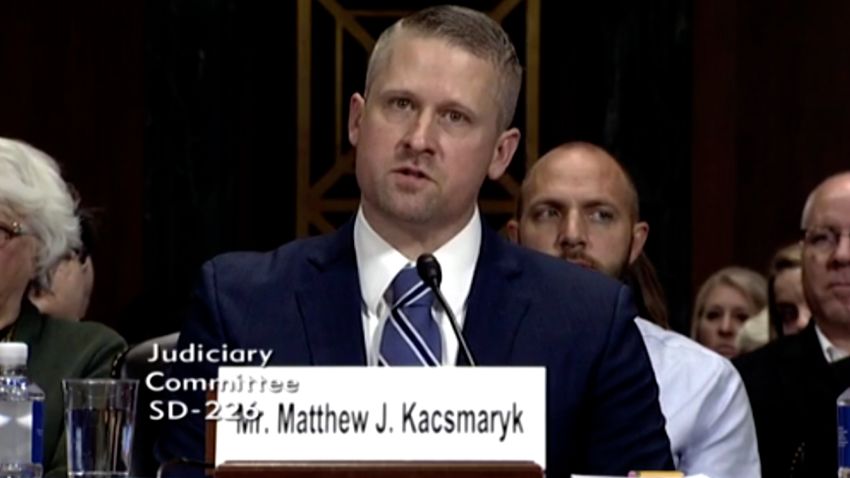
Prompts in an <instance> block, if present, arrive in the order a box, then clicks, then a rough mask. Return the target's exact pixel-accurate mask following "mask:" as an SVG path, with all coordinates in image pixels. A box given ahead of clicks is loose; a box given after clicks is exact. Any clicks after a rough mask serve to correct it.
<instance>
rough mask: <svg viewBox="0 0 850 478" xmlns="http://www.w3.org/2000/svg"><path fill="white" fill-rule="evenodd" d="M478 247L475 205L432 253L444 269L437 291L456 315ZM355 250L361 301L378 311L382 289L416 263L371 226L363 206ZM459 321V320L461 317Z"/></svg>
mask: <svg viewBox="0 0 850 478" xmlns="http://www.w3.org/2000/svg"><path fill="white" fill-rule="evenodd" d="M480 249H481V220H480V217H479V213H478V208H477V207H476V208H475V211H474V213H473V214H472V217H471V218H470V219H469V222H468V223H467V224H466V226H464V227H463V229H461V231H460V232H458V233H457V234H456V235H455V236H454V237H453V238H451V239H450V240H449V241H448V242H446V243H445V244H443V245H442V246H441V247H440V248H439V249H437V250H436V251H434V253H433V254H434V257H436V258H437V260H438V261H439V262H440V266H441V268H442V271H443V281H442V284H441V285H440V291H441V292H442V293H443V296H445V298H446V302H448V303H449V307H451V308H452V311H453V312H454V313H455V315H460V314H459V313H460V312H462V311H463V309H464V307H465V306H466V299H467V296H468V295H469V290H470V288H471V287H472V277H473V275H474V274H475V264H476V263H477V262H478V254H479V252H480ZM354 252H355V254H356V255H357V273H358V276H359V279H360V291H361V294H362V299H363V303H364V304H365V306H366V308H367V309H368V310H369V311H370V312H371V313H375V314H377V312H378V307H379V305H380V303H381V301H382V300H383V297H384V292H386V290H387V288H388V287H389V286H390V283H391V282H392V280H393V279H394V278H395V276H396V274H398V272H399V271H400V270H401V269H402V268H404V266H406V265H408V264H413V265H414V266H415V263H414V262H412V261H410V260H408V259H407V258H406V257H404V255H402V254H401V253H400V252H399V251H397V250H395V249H394V248H393V247H392V246H391V245H390V244H389V243H387V241H385V240H384V239H383V238H382V237H381V236H380V235H379V234H378V233H377V232H376V231H375V230H374V229H372V226H371V225H369V222H368V221H367V220H366V217H365V216H364V215H363V209H362V208H361V209H359V210H358V211H357V218H356V219H355V221H354ZM377 315H379V314H377ZM458 321H459V322H460V321H461V318H460V316H459V317H458ZM458 325H463V324H458Z"/></svg>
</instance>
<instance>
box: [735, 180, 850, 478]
mask: <svg viewBox="0 0 850 478" xmlns="http://www.w3.org/2000/svg"><path fill="white" fill-rule="evenodd" d="M801 226H802V229H803V239H802V246H803V255H802V266H803V291H804V293H805V296H806V302H807V303H808V305H809V308H810V309H811V312H812V319H813V320H811V321H810V322H809V325H808V326H807V327H806V329H804V330H803V331H802V332H800V333H799V334H797V335H793V336H789V337H785V338H783V339H781V340H778V341H776V342H774V343H772V344H769V345H767V346H765V347H764V348H762V349H760V350H758V351H755V352H753V353H751V354H748V355H745V356H742V357H741V358H739V359H738V360H736V361H735V364H736V365H737V366H738V369H739V371H740V372H741V376H742V377H743V379H744V383H745V385H746V387H747V392H748V394H749V396H750V403H751V405H752V408H753V415H754V418H755V422H756V432H757V434H758V442H759V451H760V455H761V461H762V471H763V473H764V476H797V477H803V476H835V472H836V468H837V462H838V460H837V456H836V455H837V446H838V444H837V433H836V421H835V420H836V419H835V406H836V400H837V399H838V395H840V394H841V392H842V391H844V389H846V388H847V387H850V358H848V357H850V171H846V172H842V173H839V174H836V175H834V176H831V177H829V178H827V179H826V180H825V181H824V182H822V183H821V184H820V185H819V186H818V187H816V188H815V189H814V191H812V193H811V194H810V195H809V198H808V199H807V200H806V205H805V207H804V208H803V217H802V223H801Z"/></svg>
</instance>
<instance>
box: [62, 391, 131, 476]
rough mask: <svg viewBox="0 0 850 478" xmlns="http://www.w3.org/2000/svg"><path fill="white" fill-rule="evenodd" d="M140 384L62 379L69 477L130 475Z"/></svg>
mask: <svg viewBox="0 0 850 478" xmlns="http://www.w3.org/2000/svg"><path fill="white" fill-rule="evenodd" d="M138 385H139V381H138V380H112V379H74V380H62V390H63V392H64V395H65V430H66V433H67V446H68V476H70V477H75V478H76V477H79V478H122V477H127V476H128V475H129V473H130V455H131V452H132V449H133V428H134V427H133V425H134V422H135V418H136V392H137V389H138Z"/></svg>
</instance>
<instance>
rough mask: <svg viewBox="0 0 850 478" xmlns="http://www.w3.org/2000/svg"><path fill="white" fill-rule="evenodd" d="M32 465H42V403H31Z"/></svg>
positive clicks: (40, 401) (34, 401) (38, 401)
mask: <svg viewBox="0 0 850 478" xmlns="http://www.w3.org/2000/svg"><path fill="white" fill-rule="evenodd" d="M32 463H34V464H38V465H44V401H42V400H33V402H32Z"/></svg>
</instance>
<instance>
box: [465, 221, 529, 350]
mask: <svg viewBox="0 0 850 478" xmlns="http://www.w3.org/2000/svg"><path fill="white" fill-rule="evenodd" d="M483 229H484V231H483V234H482V238H481V254H479V256H478V264H477V265H476V268H475V269H476V270H475V276H474V277H473V280H472V288H471V290H470V293H469V301H468V303H467V311H466V318H465V319H464V323H463V334H464V337H466V340H467V342H468V343H469V349H470V351H471V352H472V356H473V357H474V358H475V359H476V361H477V362H478V363H479V364H480V365H505V364H508V363H509V360H510V358H511V352H512V350H513V345H514V340H515V339H516V335H517V330H518V329H519V326H520V324H521V322H522V320H523V318H524V317H525V314H526V312H527V310H528V305H529V302H530V298H529V296H528V294H527V292H525V288H523V287H518V286H517V284H516V282H518V279H519V277H520V275H521V272H522V266H521V264H520V262H519V260H518V258H517V257H516V254H515V252H514V251H513V250H512V246H510V245H509V244H507V243H506V241H505V240H504V239H502V238H500V237H499V236H498V234H497V233H496V232H494V231H492V230H490V229H489V228H488V227H487V226H484V227H483ZM466 363H467V361H466V359H465V358H464V357H462V354H459V355H458V364H459V365H461V364H466Z"/></svg>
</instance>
